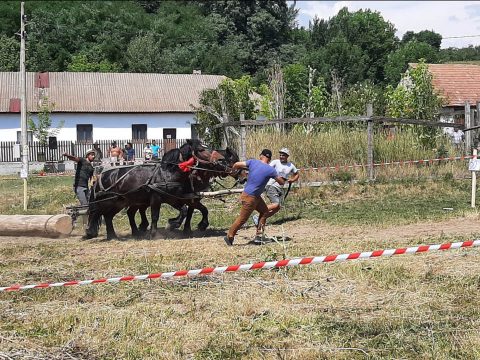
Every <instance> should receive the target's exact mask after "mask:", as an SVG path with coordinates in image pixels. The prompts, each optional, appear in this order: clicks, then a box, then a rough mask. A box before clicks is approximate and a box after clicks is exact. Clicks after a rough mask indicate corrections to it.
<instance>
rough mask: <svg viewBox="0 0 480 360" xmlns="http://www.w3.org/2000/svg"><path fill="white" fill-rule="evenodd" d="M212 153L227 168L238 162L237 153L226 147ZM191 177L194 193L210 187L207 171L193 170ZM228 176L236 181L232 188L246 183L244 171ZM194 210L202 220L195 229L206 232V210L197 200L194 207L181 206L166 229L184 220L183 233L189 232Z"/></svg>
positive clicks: (177, 226)
mask: <svg viewBox="0 0 480 360" xmlns="http://www.w3.org/2000/svg"><path fill="white" fill-rule="evenodd" d="M214 151H217V152H218V153H220V154H221V155H222V156H223V157H224V158H225V163H226V164H227V166H230V167H232V166H233V164H235V163H236V162H237V161H239V157H238V155H237V153H236V152H235V151H234V150H232V149H230V148H229V147H227V148H226V149H225V150H221V149H215V150H214ZM192 175H193V176H194V178H193V188H194V191H195V192H200V191H206V190H207V189H208V188H209V186H210V185H211V184H210V179H211V178H210V177H209V176H208V172H207V171H203V170H194V171H193V173H192ZM223 175H224V174H223ZM228 175H230V176H232V177H233V178H234V179H236V181H235V184H234V185H233V186H235V185H236V184H243V183H245V181H246V172H245V170H244V169H241V170H238V171H237V172H231V173H229V174H228ZM220 177H221V178H225V176H222V175H220ZM195 209H198V210H199V211H200V212H201V214H202V219H201V221H200V222H199V223H198V225H197V228H198V229H199V230H200V231H204V230H206V229H207V227H208V225H209V222H208V209H207V208H206V207H205V206H204V205H203V204H201V203H200V200H198V202H197V203H195V205H194V206H191V205H190V206H187V205H186V204H185V205H183V206H182V208H181V210H180V211H179V215H178V216H177V217H176V218H172V219H169V220H168V224H167V228H168V229H177V228H179V227H180V226H181V225H182V223H183V221H184V220H186V221H185V225H184V232H186V233H188V232H190V231H191V229H190V219H191V217H192V214H193V211H194V210H195Z"/></svg>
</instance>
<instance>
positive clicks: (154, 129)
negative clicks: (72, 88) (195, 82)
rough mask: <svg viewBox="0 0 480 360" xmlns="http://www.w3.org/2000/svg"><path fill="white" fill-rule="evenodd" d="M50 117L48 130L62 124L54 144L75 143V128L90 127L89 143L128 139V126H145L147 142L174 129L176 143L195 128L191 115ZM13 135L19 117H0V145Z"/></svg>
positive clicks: (159, 137)
mask: <svg viewBox="0 0 480 360" xmlns="http://www.w3.org/2000/svg"><path fill="white" fill-rule="evenodd" d="M51 117H52V127H56V126H57V125H58V123H59V121H61V120H64V121H65V123H64V125H63V128H62V129H61V130H60V132H59V133H58V134H57V139H58V140H77V127H76V126H77V124H91V125H92V126H93V140H110V139H131V138H132V124H146V125H147V137H148V138H149V139H151V138H155V139H161V138H163V129H164V128H174V129H177V139H188V138H190V137H191V136H192V133H191V125H192V124H195V120H194V115H193V113H155V114H150V113H140V114H138V113H128V114H123V113H115V114H102V113H89V114H83V113H82V114H80V113H53V114H52V116H51ZM34 119H36V117H35V116H34ZM17 131H20V114H11V113H2V114H0V141H16V140H17Z"/></svg>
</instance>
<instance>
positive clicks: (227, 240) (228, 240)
mask: <svg viewBox="0 0 480 360" xmlns="http://www.w3.org/2000/svg"><path fill="white" fill-rule="evenodd" d="M223 240H224V241H225V243H226V244H227V245H228V246H232V245H233V239H230V238H229V237H228V236H225V237H224V238H223Z"/></svg>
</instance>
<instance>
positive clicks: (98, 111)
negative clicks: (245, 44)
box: [0, 72, 225, 143]
mask: <svg viewBox="0 0 480 360" xmlns="http://www.w3.org/2000/svg"><path fill="white" fill-rule="evenodd" d="M223 79H225V77H224V76H219V75H200V74H137V73H80V72H64V73H61V72H50V73H27V111H28V112H30V113H31V114H32V118H33V119H34V120H35V119H36V114H37V112H38V111H39V109H40V105H41V103H42V101H48V103H49V104H51V105H52V108H53V110H52V112H51V119H52V127H56V126H57V125H58V124H59V123H60V122H63V127H62V128H61V129H60V131H59V132H58V134H57V135H56V136H57V139H58V140H59V141H61V140H69V141H80V142H87V143H91V142H92V141H96V140H109V139H132V140H145V139H187V138H191V137H195V130H194V125H195V117H194V112H193V106H198V100H199V95H200V93H201V91H202V90H205V89H213V88H216V87H217V86H218V85H219V84H220V82H221V81H222V80H223ZM19 98H20V75H19V73H17V72H0V139H1V140H2V141H18V140H19V139H20V100H19ZM192 132H193V133H192ZM34 140H35V139H34Z"/></svg>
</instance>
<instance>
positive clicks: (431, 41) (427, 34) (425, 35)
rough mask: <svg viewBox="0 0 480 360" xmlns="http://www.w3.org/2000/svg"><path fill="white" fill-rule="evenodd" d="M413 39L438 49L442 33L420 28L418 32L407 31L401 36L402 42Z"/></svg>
mask: <svg viewBox="0 0 480 360" xmlns="http://www.w3.org/2000/svg"><path fill="white" fill-rule="evenodd" d="M413 40H416V41H418V42H423V43H426V44H428V45H430V46H431V47H433V48H435V49H437V50H440V46H441V45H442V35H440V34H438V33H436V32H435V31H431V30H422V31H420V32H418V33H416V32H413V31H407V32H406V33H405V34H404V35H403V37H402V43H403V44H406V43H408V42H410V41H413Z"/></svg>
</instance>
